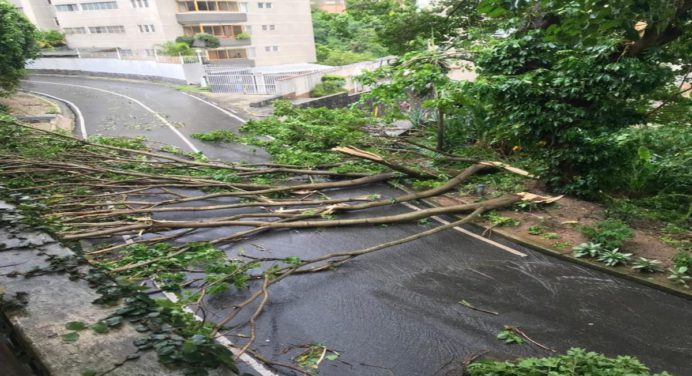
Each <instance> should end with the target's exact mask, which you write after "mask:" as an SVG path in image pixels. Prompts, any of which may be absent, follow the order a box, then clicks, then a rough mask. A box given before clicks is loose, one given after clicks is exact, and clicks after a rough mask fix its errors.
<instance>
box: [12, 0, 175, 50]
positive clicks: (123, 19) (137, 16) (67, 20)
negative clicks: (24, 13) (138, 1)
mask: <svg viewBox="0 0 692 376" xmlns="http://www.w3.org/2000/svg"><path fill="white" fill-rule="evenodd" d="M25 1H26V0H25ZM52 1H53V5H64V4H79V3H82V2H83V1H76V0H52ZM99 1H101V0H99ZM103 1H106V0H103ZM108 1H115V2H116V3H117V5H118V8H117V9H102V10H78V11H75V12H57V11H56V12H55V14H56V17H57V18H58V20H59V21H60V26H61V27H63V28H66V27H86V28H88V27H89V26H116V25H118V26H120V25H121V26H123V27H124V28H125V33H104V34H89V33H88V34H72V35H67V36H66V40H67V43H68V45H69V46H70V47H71V48H115V47H119V48H124V49H135V50H137V49H142V50H143V49H151V48H153V47H154V46H155V45H158V44H162V43H164V42H166V41H169V40H174V39H175V38H176V37H177V36H179V35H182V34H183V28H182V26H180V24H178V22H177V20H176V18H175V12H176V2H175V1H169V0H148V3H149V7H146V8H133V7H132V4H131V3H130V0H108ZM138 25H154V29H155V31H154V32H142V31H140V30H139V27H138Z"/></svg>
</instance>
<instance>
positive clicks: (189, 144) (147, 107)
mask: <svg viewBox="0 0 692 376" xmlns="http://www.w3.org/2000/svg"><path fill="white" fill-rule="evenodd" d="M26 82H30V83H37V84H49V85H59V86H72V87H78V88H82V89H89V90H96V91H100V92H103V93H107V94H111V95H116V96H118V97H122V98H125V99H127V100H130V101H132V102H134V103H137V104H138V105H140V106H142V108H144V109H145V110H147V111H149V112H150V113H152V114H153V115H154V116H156V117H157V118H158V119H159V120H161V122H162V123H164V124H166V126H168V128H170V130H172V131H173V133H175V134H176V135H177V136H178V137H179V138H180V139H181V140H182V141H183V142H184V143H185V144H186V145H187V146H188V147H189V148H190V149H191V150H192V151H193V152H195V153H199V152H200V151H199V149H197V147H195V145H194V144H192V142H191V141H190V140H189V139H188V138H187V137H185V136H184V135H183V134H182V133H180V131H179V130H178V129H177V128H176V127H175V126H174V125H173V124H171V123H170V122H169V121H168V120H166V118H164V117H163V116H161V114H159V113H158V112H156V111H154V110H152V109H151V108H150V107H149V106H147V105H146V104H144V103H142V102H140V101H138V100H137V99H135V98H132V97H129V96H127V95H125V94H120V93H116V92H114V91H110V90H106V89H99V88H96V87H92V86H84V85H74V84H63V83H58V82H50V81H33V80H28V81H26Z"/></svg>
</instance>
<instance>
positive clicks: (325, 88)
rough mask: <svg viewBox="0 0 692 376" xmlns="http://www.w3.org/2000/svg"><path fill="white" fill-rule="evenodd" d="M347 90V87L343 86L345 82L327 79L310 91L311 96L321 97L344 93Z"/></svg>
mask: <svg viewBox="0 0 692 376" xmlns="http://www.w3.org/2000/svg"><path fill="white" fill-rule="evenodd" d="M345 91H346V89H344V87H343V82H339V81H325V82H320V83H319V84H317V85H315V87H314V88H313V89H312V90H311V91H310V97H312V98H319V97H324V96H327V95H332V94H336V93H343V92H345Z"/></svg>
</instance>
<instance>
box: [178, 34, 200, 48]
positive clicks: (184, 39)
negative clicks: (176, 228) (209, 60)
mask: <svg viewBox="0 0 692 376" xmlns="http://www.w3.org/2000/svg"><path fill="white" fill-rule="evenodd" d="M194 42H195V37H193V36H192V35H181V36H179V37H177V38H175V43H185V44H187V45H188V46H190V47H192V43H194Z"/></svg>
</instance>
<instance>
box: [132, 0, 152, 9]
mask: <svg viewBox="0 0 692 376" xmlns="http://www.w3.org/2000/svg"><path fill="white" fill-rule="evenodd" d="M130 4H132V7H133V8H149V0H130Z"/></svg>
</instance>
